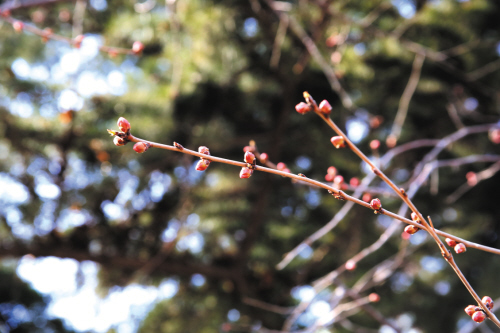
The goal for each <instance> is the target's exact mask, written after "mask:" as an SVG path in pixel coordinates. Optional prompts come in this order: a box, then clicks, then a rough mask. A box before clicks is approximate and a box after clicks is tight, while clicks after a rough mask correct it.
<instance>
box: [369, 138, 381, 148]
mask: <svg viewBox="0 0 500 333" xmlns="http://www.w3.org/2000/svg"><path fill="white" fill-rule="evenodd" d="M379 147H380V141H378V140H372V141H370V148H371V149H372V150H377V149H379Z"/></svg>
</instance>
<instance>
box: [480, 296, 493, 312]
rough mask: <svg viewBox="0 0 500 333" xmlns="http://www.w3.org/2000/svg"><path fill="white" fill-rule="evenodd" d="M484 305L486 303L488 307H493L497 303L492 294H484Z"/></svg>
mask: <svg viewBox="0 0 500 333" xmlns="http://www.w3.org/2000/svg"><path fill="white" fill-rule="evenodd" d="M481 301H482V302H483V303H484V305H486V307H487V308H488V309H490V310H491V309H493V306H494V305H495V303H494V302H493V299H491V297H490V296H484V297H483V299H482V300H481Z"/></svg>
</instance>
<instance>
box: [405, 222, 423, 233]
mask: <svg viewBox="0 0 500 333" xmlns="http://www.w3.org/2000/svg"><path fill="white" fill-rule="evenodd" d="M419 230H420V229H419V228H417V227H415V226H414V225H411V224H410V225H407V226H406V227H405V232H406V233H407V234H409V235H413V234H414V233H416V232H417V231H419Z"/></svg>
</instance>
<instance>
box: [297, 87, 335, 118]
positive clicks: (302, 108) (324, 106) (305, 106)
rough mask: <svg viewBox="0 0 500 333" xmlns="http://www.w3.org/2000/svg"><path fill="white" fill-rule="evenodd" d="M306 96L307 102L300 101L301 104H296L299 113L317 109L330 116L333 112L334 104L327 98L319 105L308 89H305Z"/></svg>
mask: <svg viewBox="0 0 500 333" xmlns="http://www.w3.org/2000/svg"><path fill="white" fill-rule="evenodd" d="M304 98H305V100H306V103H304V102H300V103H299V104H297V105H295V110H296V111H297V112H298V113H300V114H306V113H308V112H310V111H312V110H316V111H317V112H319V113H321V114H322V115H324V116H329V115H330V113H331V112H332V106H331V105H330V103H329V102H328V101H327V100H326V99H325V100H323V101H321V103H319V106H318V105H317V104H316V101H315V100H314V99H313V98H312V96H311V95H309V93H308V92H307V91H304Z"/></svg>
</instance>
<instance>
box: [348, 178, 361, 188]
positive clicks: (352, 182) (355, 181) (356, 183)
mask: <svg viewBox="0 0 500 333" xmlns="http://www.w3.org/2000/svg"><path fill="white" fill-rule="evenodd" d="M349 185H351V186H352V187H358V186H359V179H358V178H356V177H352V178H351V180H349Z"/></svg>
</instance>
